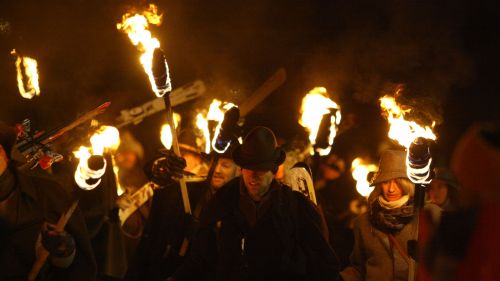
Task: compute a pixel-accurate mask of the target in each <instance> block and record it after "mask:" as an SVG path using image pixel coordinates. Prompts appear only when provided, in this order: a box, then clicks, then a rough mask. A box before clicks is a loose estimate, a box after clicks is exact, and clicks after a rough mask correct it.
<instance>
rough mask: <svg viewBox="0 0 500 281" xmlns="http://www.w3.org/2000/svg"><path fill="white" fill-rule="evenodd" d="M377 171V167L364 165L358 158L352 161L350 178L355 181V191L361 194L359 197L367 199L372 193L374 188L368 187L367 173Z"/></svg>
mask: <svg viewBox="0 0 500 281" xmlns="http://www.w3.org/2000/svg"><path fill="white" fill-rule="evenodd" d="M377 169H378V168H377V165H375V164H369V163H366V162H365V161H364V160H363V159H361V158H359V157H358V158H356V159H354V160H353V161H352V164H351V174H352V178H353V179H355V180H356V191H357V192H358V193H359V194H361V196H364V197H368V196H369V195H370V193H371V192H372V191H373V189H374V187H372V186H370V183H369V182H368V179H367V177H368V173H370V172H376V171H377Z"/></svg>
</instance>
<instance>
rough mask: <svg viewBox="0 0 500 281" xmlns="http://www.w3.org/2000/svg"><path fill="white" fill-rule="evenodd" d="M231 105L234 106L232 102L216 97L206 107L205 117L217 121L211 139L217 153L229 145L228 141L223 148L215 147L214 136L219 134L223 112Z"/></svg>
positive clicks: (222, 151)
mask: <svg viewBox="0 0 500 281" xmlns="http://www.w3.org/2000/svg"><path fill="white" fill-rule="evenodd" d="M233 107H236V105H235V104H233V103H230V102H221V101H219V100H217V99H214V100H213V101H212V103H211V104H210V108H209V109H208V114H207V119H208V120H212V121H216V122H217V127H215V132H214V136H213V139H212V148H213V150H215V151H216V152H218V153H224V152H225V151H226V149H227V147H228V146H229V145H230V143H228V144H227V146H226V147H225V148H224V149H223V150H220V149H217V148H216V147H215V143H216V138H217V136H218V135H219V131H220V126H221V125H222V121H224V113H225V112H226V111H227V110H229V109H231V108H233ZM240 143H241V142H240Z"/></svg>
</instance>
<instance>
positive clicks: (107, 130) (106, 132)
mask: <svg viewBox="0 0 500 281" xmlns="http://www.w3.org/2000/svg"><path fill="white" fill-rule="evenodd" d="M90 143H91V144H92V153H93V155H102V154H103V153H104V150H105V149H109V150H111V151H115V150H116V149H117V148H118V146H119V145H120V133H119V132H118V129H117V128H115V127H113V126H101V127H100V128H99V129H98V130H97V131H96V132H95V133H94V135H92V137H90Z"/></svg>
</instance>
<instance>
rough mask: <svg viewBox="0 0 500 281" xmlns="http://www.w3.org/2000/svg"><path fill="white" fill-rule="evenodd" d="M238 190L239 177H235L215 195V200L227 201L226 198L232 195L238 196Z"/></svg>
mask: <svg viewBox="0 0 500 281" xmlns="http://www.w3.org/2000/svg"><path fill="white" fill-rule="evenodd" d="M239 190H240V177H236V178H234V179H232V180H230V181H229V182H227V183H226V184H225V185H223V186H222V187H221V188H219V190H217V192H216V193H215V196H214V197H215V198H217V200H224V199H227V197H228V196H232V195H234V193H238V194H239Z"/></svg>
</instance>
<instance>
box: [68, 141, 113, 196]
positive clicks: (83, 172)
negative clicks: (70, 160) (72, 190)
mask: <svg viewBox="0 0 500 281" xmlns="http://www.w3.org/2000/svg"><path fill="white" fill-rule="evenodd" d="M73 154H74V155H75V157H76V158H79V159H80V162H79V163H78V166H77V167H76V171H75V176H74V179H75V182H76V184H77V185H78V186H79V187H80V188H81V189H84V190H92V189H94V188H96V187H97V186H98V185H99V184H100V183H101V179H100V178H101V177H102V176H103V175H104V173H105V172H106V160H104V166H103V167H102V169H100V170H97V171H94V170H91V169H90V168H89V167H88V160H89V158H90V156H92V154H91V152H90V148H89V147H85V146H80V148H79V149H78V150H77V151H73ZM90 178H94V179H99V180H98V181H96V182H95V183H94V184H88V183H87V182H86V181H87V180H88V179H90Z"/></svg>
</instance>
